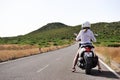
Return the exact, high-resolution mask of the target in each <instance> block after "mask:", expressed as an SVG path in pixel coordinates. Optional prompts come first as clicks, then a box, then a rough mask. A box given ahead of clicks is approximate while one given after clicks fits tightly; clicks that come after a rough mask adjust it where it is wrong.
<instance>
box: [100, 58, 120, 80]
mask: <svg viewBox="0 0 120 80" xmlns="http://www.w3.org/2000/svg"><path fill="white" fill-rule="evenodd" d="M99 61H100V62H101V63H102V64H103V65H104V66H105V67H106V68H107V69H108V70H109V71H111V72H112V73H113V74H115V75H116V76H117V77H118V78H119V79H120V75H119V74H117V73H116V72H115V71H114V70H113V69H112V68H110V67H109V66H108V65H107V64H106V63H104V62H103V61H102V60H101V59H99Z"/></svg>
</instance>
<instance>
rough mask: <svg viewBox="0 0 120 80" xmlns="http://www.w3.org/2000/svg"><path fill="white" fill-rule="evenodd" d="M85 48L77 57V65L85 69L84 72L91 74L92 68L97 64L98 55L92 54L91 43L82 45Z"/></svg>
mask: <svg viewBox="0 0 120 80" xmlns="http://www.w3.org/2000/svg"><path fill="white" fill-rule="evenodd" d="M81 48H84V49H85V50H84V51H83V52H82V53H81V56H80V57H81V58H78V62H77V66H78V67H79V68H81V69H83V70H85V73H86V74H91V70H92V68H94V67H96V66H97V63H98V57H97V56H96V55H95V54H94V52H93V51H92V49H93V48H94V46H92V45H87V44H86V45H82V46H81ZM81 48H80V49H81Z"/></svg>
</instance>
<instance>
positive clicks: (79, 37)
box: [76, 31, 81, 41]
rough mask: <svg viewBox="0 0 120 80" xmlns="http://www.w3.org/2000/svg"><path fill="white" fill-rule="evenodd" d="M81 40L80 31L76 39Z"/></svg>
mask: <svg viewBox="0 0 120 80" xmlns="http://www.w3.org/2000/svg"><path fill="white" fill-rule="evenodd" d="M80 40H81V31H80V32H79V34H78V35H77V37H76V41H80Z"/></svg>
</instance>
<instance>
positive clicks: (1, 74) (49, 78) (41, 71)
mask: <svg viewBox="0 0 120 80" xmlns="http://www.w3.org/2000/svg"><path fill="white" fill-rule="evenodd" d="M77 47H78V45H77V44H75V45H72V46H70V47H67V48H64V49H59V50H56V51H51V52H47V53H43V54H39V55H34V56H30V57H25V58H20V59H16V60H11V61H7V62H3V63H0V80H120V79H119V78H118V77H117V76H116V75H114V74H113V73H112V72H110V71H109V70H108V69H107V68H106V67H105V66H103V64H101V66H102V69H103V72H102V73H99V72H98V71H97V67H96V68H94V69H93V70H92V74H91V75H86V74H85V71H84V70H81V69H79V68H77V71H76V72H75V73H73V72H72V71H71V67H72V62H73V59H74V56H75V53H76V51H77Z"/></svg>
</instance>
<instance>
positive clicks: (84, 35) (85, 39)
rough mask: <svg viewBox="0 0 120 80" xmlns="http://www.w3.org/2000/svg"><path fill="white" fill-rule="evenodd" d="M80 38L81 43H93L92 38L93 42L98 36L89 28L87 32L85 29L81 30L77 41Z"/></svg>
mask: <svg viewBox="0 0 120 80" xmlns="http://www.w3.org/2000/svg"><path fill="white" fill-rule="evenodd" d="M79 40H81V42H80V43H91V40H92V41H93V42H96V38H95V37H94V34H93V32H92V31H91V30H90V29H88V30H87V31H86V32H85V31H84V29H83V30H81V31H80V32H79V34H78V36H77V37H76V41H79Z"/></svg>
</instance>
